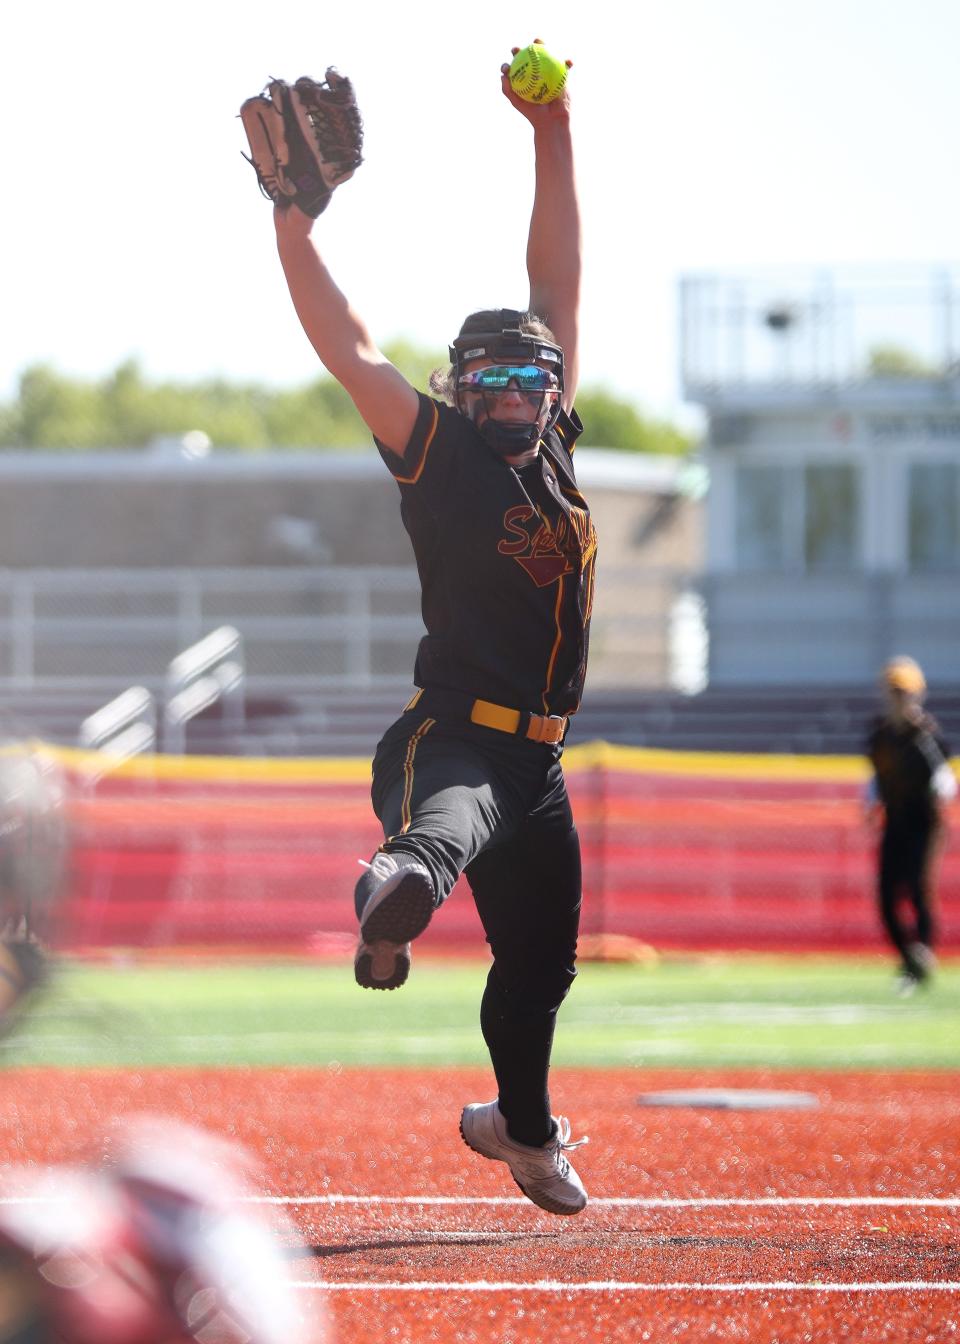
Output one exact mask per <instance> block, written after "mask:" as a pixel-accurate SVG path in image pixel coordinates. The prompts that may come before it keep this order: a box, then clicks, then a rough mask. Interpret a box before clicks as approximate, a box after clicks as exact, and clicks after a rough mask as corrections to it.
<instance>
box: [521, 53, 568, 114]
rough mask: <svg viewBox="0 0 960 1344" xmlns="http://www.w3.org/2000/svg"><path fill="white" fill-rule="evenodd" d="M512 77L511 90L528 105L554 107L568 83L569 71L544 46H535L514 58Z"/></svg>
mask: <svg viewBox="0 0 960 1344" xmlns="http://www.w3.org/2000/svg"><path fill="white" fill-rule="evenodd" d="M508 77H509V80H510V87H511V88H512V89H513V91H514V93H515V94H516V95H517V97H518V98H522V99H523V100H524V102H527V103H552V102H553V100H554V98H558V97H559V96H560V94H561V93H562V91H563V86H564V84H566V82H567V67H566V65H565V64H564V62H563V61H558V60H557V58H556V56H551V55H550V53H549V51H547V49H546V47H545V46H544V45H543V43H542V42H531V43H530V46H529V47H523V48H521V50H520V51H518V52H517V54H516V56H514V58H513V60H512V61H511V63H510V69H509V71H508Z"/></svg>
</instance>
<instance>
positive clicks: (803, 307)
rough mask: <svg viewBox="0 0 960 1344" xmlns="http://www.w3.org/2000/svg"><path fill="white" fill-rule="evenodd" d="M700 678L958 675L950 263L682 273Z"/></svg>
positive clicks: (959, 464) (959, 439)
mask: <svg viewBox="0 0 960 1344" xmlns="http://www.w3.org/2000/svg"><path fill="white" fill-rule="evenodd" d="M681 348H682V379H683V385H684V392H685V395H686V397H687V399H688V400H690V401H692V402H696V403H698V404H699V405H701V406H702V407H703V408H704V410H705V411H706V414H707V418H708V437H707V444H706V450H705V455H706V461H707V464H708V467H709V475H710V491H709V496H708V501H707V541H706V555H705V575H704V592H705V596H706V601H707V611H708V626H709V639H710V659H709V680H710V684H711V685H713V686H724V685H737V684H740V685H747V684H753V685H761V684H767V685H773V684H781V685H787V684H793V685H798V684H801V683H803V684H818V685H834V686H837V685H856V684H862V683H864V682H870V681H872V680H873V679H874V678H875V676H876V673H877V669H878V667H879V666H880V664H881V663H882V662H883V660H884V659H886V658H887V657H888V656H890V655H891V654H894V653H900V652H903V653H910V654H912V655H913V656H914V657H915V658H917V659H918V660H919V661H920V663H921V664H922V666H923V667H924V668H925V670H926V672H927V675H928V678H929V679H930V680H931V681H933V682H939V683H940V684H943V685H960V267H958V266H944V267H941V268H939V269H937V270H935V271H926V272H918V271H917V270H916V269H906V268H896V269H888V270H885V271H883V272H876V271H873V272H870V271H865V270H856V271H852V270H847V271H843V272H840V271H836V272H832V273H830V274H826V273H807V274H798V273H796V272H793V273H767V274H749V275H731V274H727V275H723V276H694V277H689V278H687V279H685V280H684V282H683V286H682V337H681Z"/></svg>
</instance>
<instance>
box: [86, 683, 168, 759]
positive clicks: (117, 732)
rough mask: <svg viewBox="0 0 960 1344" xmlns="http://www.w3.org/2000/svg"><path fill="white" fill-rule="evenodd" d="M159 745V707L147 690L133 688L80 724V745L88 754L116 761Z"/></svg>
mask: <svg viewBox="0 0 960 1344" xmlns="http://www.w3.org/2000/svg"><path fill="white" fill-rule="evenodd" d="M156 742H157V707H156V703H155V701H154V698H153V695H152V694H151V692H150V691H148V690H147V688H146V687H145V686H130V687H129V688H128V689H127V690H125V691H121V693H120V694H119V695H117V696H115V697H114V698H113V699H112V700H110V701H109V702H108V703H107V704H105V705H103V706H102V707H101V708H100V709H98V710H95V711H94V713H93V714H88V715H87V717H86V718H85V719H84V720H83V722H82V723H81V724H80V732H79V734H78V735H77V743H78V745H79V746H81V747H84V748H85V749H86V750H88V751H103V752H105V753H106V754H107V755H109V756H110V757H111V758H112V759H113V760H115V761H123V760H126V759H127V758H128V757H130V756H136V755H138V754H139V753H140V752H142V751H153V750H154V748H155V746H156Z"/></svg>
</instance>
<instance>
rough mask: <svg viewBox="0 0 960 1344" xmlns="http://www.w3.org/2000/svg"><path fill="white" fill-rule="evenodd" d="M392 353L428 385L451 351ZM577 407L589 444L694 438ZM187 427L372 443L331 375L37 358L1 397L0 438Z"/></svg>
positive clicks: (60, 442) (128, 438)
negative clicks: (249, 376)
mask: <svg viewBox="0 0 960 1344" xmlns="http://www.w3.org/2000/svg"><path fill="white" fill-rule="evenodd" d="M385 354H386V355H387V357H388V358H389V359H391V360H392V361H393V363H395V364H396V366H397V367H398V368H399V369H400V371H401V372H402V373H403V374H404V375H405V376H406V377H407V378H408V379H409V380H410V381H411V382H412V383H413V385H414V386H415V387H418V388H420V389H421V390H424V391H425V390H426V389H427V387H428V382H429V377H430V373H431V372H432V370H433V369H435V368H445V367H446V356H445V353H444V352H436V353H434V352H430V351H426V350H423V349H419V348H418V347H416V346H414V345H412V344H411V343H410V342H408V341H405V340H395V341H392V342H390V343H389V344H388V345H387V346H386V347H385ZM577 406H578V410H579V411H580V414H581V416H582V418H583V420H584V423H585V424H586V426H587V433H586V435H585V436H584V440H583V442H584V443H585V444H586V445H588V446H592V447H602V448H617V449H621V450H623V451H629V452H653V453H671V454H683V453H685V452H687V451H688V450H689V448H690V446H691V444H690V440H689V438H688V437H687V436H686V435H685V434H683V433H682V432H681V431H680V430H678V429H677V428H675V427H674V426H673V425H670V424H668V423H667V422H665V421H658V420H653V419H650V418H648V417H646V416H644V415H642V414H641V412H640V411H639V410H637V408H636V407H635V406H633V405H632V404H631V403H630V402H628V401H625V400H623V399H622V398H619V397H616V396H614V394H613V393H611V392H609V391H606V390H605V389H603V388H586V389H584V391H583V393H582V394H581V396H579V397H578V399H577ZM188 430H202V431H203V432H204V433H205V434H207V435H208V436H209V438H210V440H211V442H212V443H213V444H214V446H215V447H217V448H224V449H234V450H238V451H241V452H263V451H265V450H268V449H270V448H296V449H304V450H312V449H334V448H338V449H357V450H360V449H365V448H367V447H369V444H370V431H369V430H368V429H367V427H366V425H364V423H363V421H362V420H361V419H360V416H359V415H358V414H357V411H356V409H355V407H354V405H353V402H352V401H351V400H350V398H349V396H348V395H347V393H346V392H345V391H344V390H343V388H342V387H341V386H340V384H339V383H338V382H336V381H335V379H333V378H331V377H330V376H329V374H326V373H322V374H321V375H320V376H319V377H317V378H315V379H313V380H312V381H311V382H309V383H306V384H304V385H303V386H300V387H294V388H269V387H266V386H264V385H262V384H259V383H231V382H227V381H226V380H224V379H221V378H216V379H206V380H200V381H198V382H193V383H179V382H163V383H151V382H149V381H148V380H147V379H146V378H144V376H143V373H142V371H141V369H140V367H139V365H138V364H137V363H136V361H135V360H128V361H125V362H124V363H123V364H121V365H120V366H119V367H118V368H117V369H115V370H114V371H113V372H112V373H110V374H108V375H107V376H106V377H104V378H102V379H99V380H94V381H85V380H82V379H77V378H70V377H67V376H66V375H65V374H62V373H58V372H57V371H56V370H55V369H53V368H51V367H50V366H49V365H46V364H37V365H34V366H32V367H31V368H28V369H26V370H25V371H24V372H23V374H22V375H21V377H20V382H19V386H18V391H17V396H16V397H15V398H14V399H13V400H12V401H11V402H9V403H7V404H2V403H0V445H3V446H5V447H13V448H38V449H58V450H62V451H86V450H90V449H97V448H100V449H104V448H111V449H132V450H136V449H142V448H144V447H146V446H147V445H149V444H150V442H151V441H152V440H153V439H155V438H157V437H160V436H163V437H166V436H170V435H178V434H185V433H186V432H187V431H188Z"/></svg>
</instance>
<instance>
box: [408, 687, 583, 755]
mask: <svg viewBox="0 0 960 1344" xmlns="http://www.w3.org/2000/svg"><path fill="white" fill-rule="evenodd" d="M421 695H423V688H421V689H420V690H419V691H417V693H416V695H414V696H413V698H412V699H411V700H410V701H409V702H408V703H407V704H406V705H405V706H404V712H406V710H408V709H413V707H414V706H415V705H416V703H417V701H418V700H419V699H420V697H421ZM524 719H529V720H530V721H529V723H528V724H527V727H526V731H525V733H524V737H527V738H529V739H530V741H531V742H548V743H550V744H551V745H554V744H556V743H557V742H562V741H563V735H564V733H565V732H566V729H567V716H566V715H565V714H526V713H524V712H523V711H522V710H519V709H507V707H506V706H505V705H495V704H493V702H492V701H490V700H474V701H473V703H472V704H471V705H470V722H471V723H479V724H480V725H481V727H483V728H496V729H497V730H498V732H501V733H512V734H513V735H514V736H516V734H517V733H518V732H519V731H520V724H521V722H522V721H523V720H524Z"/></svg>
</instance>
